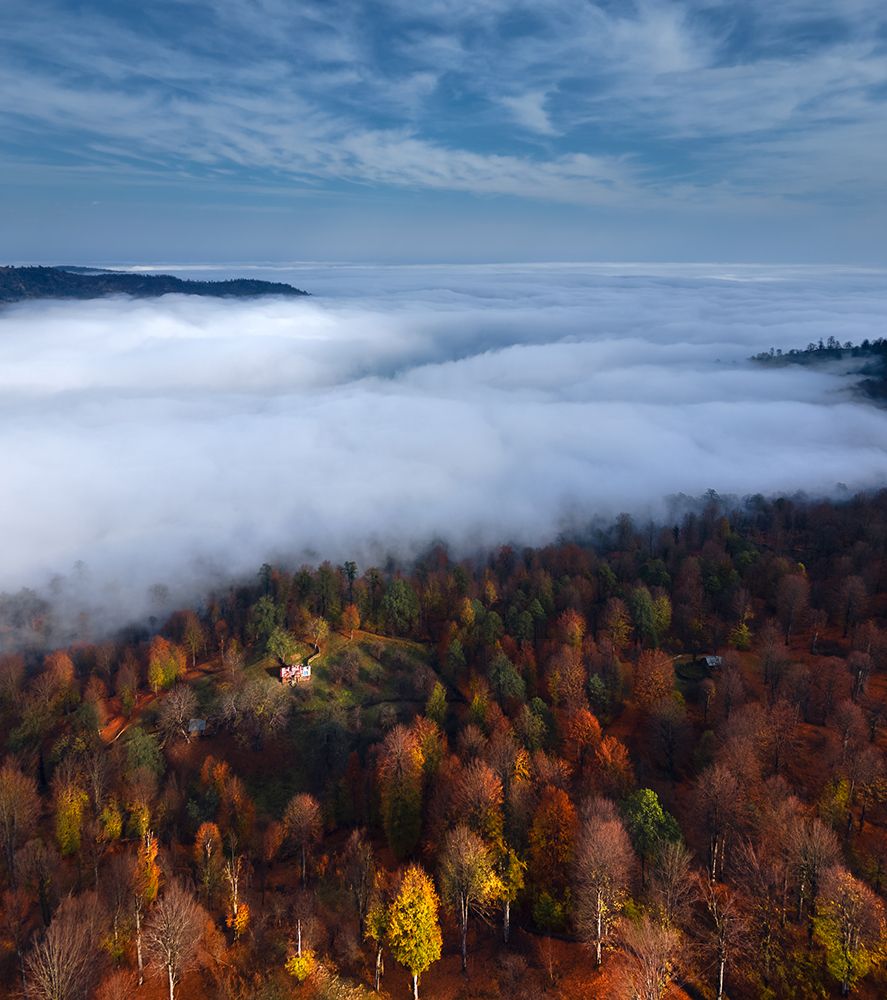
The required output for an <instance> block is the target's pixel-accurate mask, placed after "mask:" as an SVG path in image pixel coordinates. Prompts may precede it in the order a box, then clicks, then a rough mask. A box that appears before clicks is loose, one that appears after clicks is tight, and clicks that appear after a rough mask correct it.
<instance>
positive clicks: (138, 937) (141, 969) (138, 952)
mask: <svg viewBox="0 0 887 1000" xmlns="http://www.w3.org/2000/svg"><path fill="white" fill-rule="evenodd" d="M135 913H136V962H137V964H138V969H139V986H141V985H142V983H144V981H145V966H144V963H143V961H142V908H141V907H140V906H139V905H138V903H136V907H135Z"/></svg>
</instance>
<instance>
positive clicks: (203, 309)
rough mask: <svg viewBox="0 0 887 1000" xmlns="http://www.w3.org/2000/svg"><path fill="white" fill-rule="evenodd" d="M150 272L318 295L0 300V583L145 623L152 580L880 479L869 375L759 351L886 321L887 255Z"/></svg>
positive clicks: (535, 532)
mask: <svg viewBox="0 0 887 1000" xmlns="http://www.w3.org/2000/svg"><path fill="white" fill-rule="evenodd" d="M158 269H159V270H162V271H165V272H167V273H174V274H177V275H179V276H181V277H191V278H225V277H231V276H248V277H257V278H265V279H268V280H274V281H288V282H291V283H293V284H295V285H297V286H299V287H300V288H304V289H306V290H308V291H309V292H311V293H312V294H311V297H310V298H305V299H300V300H292V299H277V298H267V299H255V300H217V299H207V298H196V297H188V296H166V297H164V298H162V299H155V300H137V299H128V298H122V297H121V298H112V299H104V300H97V301H89V302H71V301H40V302H29V303H23V304H19V305H15V306H10V307H6V308H4V309H2V310H0V455H2V475H3V480H2V489H0V536H2V537H0V589H7V590H10V589H17V588H18V587H20V586H23V585H28V586H37V587H44V586H45V585H46V584H47V581H49V580H50V579H51V577H52V576H53V575H54V574H63V575H65V576H66V577H67V581H68V582H67V584H59V582H58V581H56V583H55V584H54V586H55V589H56V590H57V591H64V592H68V593H69V594H73V593H74V592H76V593H77V594H81V595H83V594H88V595H89V600H90V601H94V602H99V603H102V604H103V605H105V606H108V607H113V606H117V607H120V608H122V609H123V610H124V611H125V612H126V613H127V614H129V613H132V614H138V613H140V612H141V611H142V610H143V607H145V608H146V607H147V605H146V604H145V603H144V602H145V594H146V592H147V589H148V587H149V586H150V585H151V584H153V583H155V582H163V583H165V584H167V585H168V586H169V587H170V588H172V590H173V593H174V595H175V597H174V599H175V598H176V597H179V596H181V597H184V596H185V595H186V594H189V593H190V594H194V593H197V592H198V591H199V590H202V589H203V588H204V587H205V586H206V585H207V584H210V583H212V582H213V581H214V580H218V579H224V578H230V577H232V576H236V575H238V574H241V573H247V572H248V573H253V572H255V570H256V568H257V567H258V566H259V565H260V564H261V563H262V562H263V561H266V560H281V559H282V560H286V561H288V562H298V561H301V560H303V559H308V560H311V561H315V560H319V559H324V558H330V559H333V560H342V559H347V558H353V559H356V560H357V561H358V563H360V564H361V565H363V566H365V565H366V564H367V561H368V560H371V559H372V560H374V559H377V558H379V557H380V553H382V552H383V551H385V550H393V551H395V552H397V553H401V554H405V553H409V552H410V551H411V550H412V549H413V548H414V547H417V546H421V545H423V544H425V543H427V542H428V541H429V540H430V539H432V538H437V539H443V540H446V541H448V542H450V543H451V544H452V545H453V547H454V548H455V549H457V550H458V549H460V548H463V549H464V548H467V547H473V546H476V545H478V544H480V545H486V544H496V543H499V542H503V541H512V542H515V543H530V544H533V543H542V542H545V541H547V540H549V539H551V538H553V537H555V536H556V535H557V534H558V533H559V532H560V531H561V530H562V529H563V528H564V527H565V526H575V525H577V524H581V523H582V522H583V521H585V520H587V519H589V518H593V517H596V516H603V517H609V516H611V515H613V514H616V513H619V512H621V511H629V512H632V513H635V514H637V515H639V516H643V517H647V516H649V515H650V514H653V515H655V514H656V513H658V512H662V511H664V510H665V507H664V502H665V498H667V497H668V496H669V495H672V494H676V493H685V494H691V495H696V494H700V493H702V492H704V491H705V490H707V489H715V490H717V491H718V492H720V493H722V494H736V495H739V496H742V495H745V494H749V493H756V492H763V493H774V492H783V491H797V490H804V491H807V492H810V493H813V494H829V493H831V492H833V491H834V490H835V489H836V484H839V483H842V484H846V486H847V487H848V488H849V489H851V490H852V489H856V488H867V487H875V486H879V485H882V484H885V483H887V412H885V411H883V410H879V409H877V408H875V407H874V406H871V405H868V404H866V403H864V402H860V401H857V400H855V399H854V398H853V397H852V395H851V393H850V383H851V381H852V380H851V379H849V378H848V377H847V376H846V375H843V374H841V373H839V372H828V371H821V370H818V371H811V370H808V369H802V368H799V367H784V368H762V367H759V366H755V365H753V364H751V363H749V361H748V360H747V359H748V357H749V355H751V354H753V353H755V352H757V351H760V350H764V349H767V348H769V347H771V346H776V347H784V348H790V347H803V346H805V345H806V344H807V343H808V342H810V341H818V340H819V339H820V338H822V339H827V338H828V337H830V336H834V337H837V338H838V339H839V340H841V341H842V342H843V341H846V340H852V341H854V342H859V341H861V340H863V339H864V338H866V337H869V338H873V337H879V336H883V335H885V333H887V282H885V277H887V273H885V272H884V271H875V270H868V271H866V270H854V269H829V268H817V267H792V268H778V267H757V266H713V265H712V266H701V265H700V266H691V265H685V266H657V265H650V266H643V265H636V264H633V265H617V264H612V265H537V266H516V265H507V266H470V267H468V266H466V267H461V266H435V267H430V266H416V267H394V266H387V267H380V266H359V265H344V264H343V265H329V264H298V265H291V266H286V267H284V266H275V267H271V266H249V267H245V266H240V267H212V268H209V267H187V268H186V267H182V266H176V265H174V264H170V265H167V266H164V267H162V268H158ZM79 562H82V563H83V564H85V566H80V567H79V568H78V569H77V571H76V572H74V573H72V567H73V566H75V564H77V563H79Z"/></svg>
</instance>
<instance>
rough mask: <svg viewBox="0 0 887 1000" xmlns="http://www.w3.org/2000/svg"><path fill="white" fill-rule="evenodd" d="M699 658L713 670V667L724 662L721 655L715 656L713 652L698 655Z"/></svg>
mask: <svg viewBox="0 0 887 1000" xmlns="http://www.w3.org/2000/svg"><path fill="white" fill-rule="evenodd" d="M699 659H700V660H702V662H703V663H704V664H705V665H706V666H707V667H708V669H709V670H714V669H715V667H719V666H721V664H722V663H723V662H724V659H723V657H721V656H715V655H714V654H713V653H709V654H708V655H707V656H700V657H699Z"/></svg>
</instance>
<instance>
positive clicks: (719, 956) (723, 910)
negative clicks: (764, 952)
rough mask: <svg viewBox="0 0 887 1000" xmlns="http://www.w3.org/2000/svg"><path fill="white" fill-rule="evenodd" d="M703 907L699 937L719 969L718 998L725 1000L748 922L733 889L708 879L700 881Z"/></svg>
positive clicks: (698, 890) (717, 980) (716, 970)
mask: <svg viewBox="0 0 887 1000" xmlns="http://www.w3.org/2000/svg"><path fill="white" fill-rule="evenodd" d="M695 881H696V890H697V893H698V896H699V902H700V903H701V904H702V905H701V914H700V921H699V934H700V937H701V938H702V940H703V943H704V946H705V950H706V951H708V952H710V953H711V955H712V958H713V960H714V961H713V964H714V968H715V998H716V1000H723V997H724V976H725V973H726V971H727V966H728V964H732V963H735V961H736V959H737V958H738V956H739V955H740V954H741V952H742V949H743V948H744V946H745V942H746V924H745V919H744V917H743V916H742V914H741V912H740V908H739V905H738V903H737V900H736V896H735V895H734V893H733V891H732V890H731V889H728V888H727V886H724V885H719V884H717V883H715V882H712V881H711V879H709V878H706V877H704V876H703V877H702V878H700V877H698V876H697V878H696V880H695Z"/></svg>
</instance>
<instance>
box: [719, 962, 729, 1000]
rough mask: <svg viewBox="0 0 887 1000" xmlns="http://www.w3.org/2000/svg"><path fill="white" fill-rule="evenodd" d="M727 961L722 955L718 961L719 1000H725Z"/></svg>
mask: <svg viewBox="0 0 887 1000" xmlns="http://www.w3.org/2000/svg"><path fill="white" fill-rule="evenodd" d="M726 964H727V960H726V959H725V958H724V956H723V955H722V956H721V957H720V958H719V959H718V996H717V1000H724V966H725V965H726Z"/></svg>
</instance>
